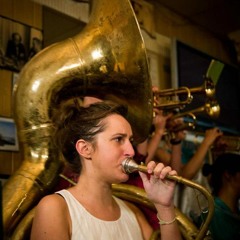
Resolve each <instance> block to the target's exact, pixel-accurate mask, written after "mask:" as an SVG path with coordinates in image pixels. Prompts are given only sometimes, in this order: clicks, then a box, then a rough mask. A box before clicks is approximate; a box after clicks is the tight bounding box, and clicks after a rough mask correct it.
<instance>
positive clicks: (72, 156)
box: [54, 99, 127, 173]
mask: <svg viewBox="0 0 240 240" xmlns="http://www.w3.org/2000/svg"><path fill="white" fill-rule="evenodd" d="M112 114H119V115H121V116H123V117H124V118H126V116H127V108H126V107H125V106H123V105H119V104H116V103H113V102H110V101H102V102H98V103H94V104H91V105H90V106H89V107H83V106H80V104H79V102H78V101H77V100H76V99H75V100H74V102H73V103H71V104H67V105H65V106H64V107H63V108H62V109H60V111H58V113H57V114H55V116H54V124H55V134H54V141H55V144H56V146H57V148H58V149H60V150H61V152H62V154H63V156H64V158H65V160H66V162H67V164H68V165H69V166H70V167H71V168H72V170H73V171H75V172H77V173H80V171H81V161H80V157H79V154H78V152H77V150H76V148H75V145H76V142H77V141H78V140H79V139H84V140H85V141H88V142H91V143H92V144H93V145H94V143H95V137H96V135H97V134H99V133H101V132H102V131H104V129H105V124H104V123H103V120H104V119H105V118H106V117H108V116H110V115H112Z"/></svg>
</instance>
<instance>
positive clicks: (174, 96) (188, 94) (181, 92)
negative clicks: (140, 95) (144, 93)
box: [153, 78, 215, 110]
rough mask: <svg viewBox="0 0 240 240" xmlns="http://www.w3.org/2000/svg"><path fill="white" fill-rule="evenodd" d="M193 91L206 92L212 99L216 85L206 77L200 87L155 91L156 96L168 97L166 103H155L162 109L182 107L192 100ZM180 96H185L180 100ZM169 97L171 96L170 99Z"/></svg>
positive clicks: (156, 106)
mask: <svg viewBox="0 0 240 240" xmlns="http://www.w3.org/2000/svg"><path fill="white" fill-rule="evenodd" d="M193 93H204V94H205V95H206V97H207V98H208V99H212V98H214V96H215V85H214V83H213V81H212V80H211V79H210V78H205V79H204V84H203V85H202V86H200V87H195V88H188V87H180V88H177V89H174V88H170V89H164V90H160V91H155V92H153V95H154V97H155V98H160V99H161V98H168V99H167V100H166V103H164V102H162V103H160V104H158V105H155V106H154V107H155V108H158V109H161V110H170V109H182V108H184V107H185V105H186V104H190V103H191V102H192V99H193V96H192V94H193ZM179 96H185V98H184V99H183V100H179V99H178V97H179ZM169 98H171V99H170V100H169Z"/></svg>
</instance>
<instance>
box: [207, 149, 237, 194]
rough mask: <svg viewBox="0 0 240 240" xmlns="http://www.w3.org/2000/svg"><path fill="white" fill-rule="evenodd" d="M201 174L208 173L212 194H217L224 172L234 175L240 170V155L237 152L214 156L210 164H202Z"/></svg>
mask: <svg viewBox="0 0 240 240" xmlns="http://www.w3.org/2000/svg"><path fill="white" fill-rule="evenodd" d="M202 171H203V175H204V176H208V175H210V185H211V187H212V191H213V194H214V195H218V192H219V190H220V189H221V188H222V184H223V182H222V176H223V174H224V173H225V172H227V173H228V174H230V175H231V176H234V175H235V174H236V173H238V172H240V155H239V154H237V153H224V154H222V155H220V156H218V157H217V158H216V160H215V161H214V163H213V164H212V165H210V164H205V165H204V166H203V170H202Z"/></svg>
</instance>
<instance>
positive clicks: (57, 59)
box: [3, 0, 152, 235]
mask: <svg viewBox="0 0 240 240" xmlns="http://www.w3.org/2000/svg"><path fill="white" fill-rule="evenodd" d="M83 96H95V97H99V98H102V99H108V100H114V101H117V102H119V103H123V104H126V105H128V108H129V116H128V117H129V121H130V122H131V124H132V126H133V133H134V136H135V140H136V142H141V141H143V140H144V139H145V138H146V137H147V135H148V132H149V129H150V127H151V122H152V90H151V81H150V77H149V70H148V63H147V57H146V50H145V46H144V42H143V39H142V36H141V33H140V28H139V25H138V23H137V20H136V17H135V15H134V13H133V9H132V6H131V4H130V2H129V1H128V0H111V1H109V0H95V1H93V3H92V5H91V17H90V20H89V23H88V24H87V25H86V27H85V28H84V29H83V31H81V32H80V33H79V34H77V35H76V36H74V37H72V38H69V39H67V40H65V41H62V42H59V43H56V44H53V45H51V46H49V47H47V48H45V49H43V50H42V51H41V52H40V53H39V54H37V55H36V56H35V57H33V58H32V60H31V61H30V62H28V63H27V64H26V65H25V66H24V68H23V69H22V71H21V73H20V76H19V80H18V81H17V83H16V84H15V86H14V119H15V122H16V125H17V129H18V137H19V142H20V146H21V150H22V152H23V162H22V165H21V166H20V168H19V169H18V170H17V171H16V172H15V173H14V174H13V175H12V176H11V177H10V179H9V180H8V182H7V183H6V184H5V185H4V188H3V225H4V231H5V234H6V235H11V234H12V232H13V231H14V229H15V228H16V227H17V225H18V224H19V222H20V221H21V219H22V218H23V217H24V216H25V215H26V214H27V213H28V212H29V211H30V209H31V208H32V207H33V206H35V205H36V203H37V202H38V201H39V200H40V199H41V198H42V197H43V196H44V195H46V194H47V193H49V192H51V189H52V188H53V186H54V185H55V182H56V179H57V177H58V175H59V172H60V170H61V161H59V159H60V155H59V151H58V149H56V148H55V147H54V146H53V144H52V139H51V138H52V132H53V124H54V123H53V122H52V113H53V111H55V110H57V109H58V108H59V105H60V104H61V103H62V102H64V101H66V100H69V99H71V98H74V97H83Z"/></svg>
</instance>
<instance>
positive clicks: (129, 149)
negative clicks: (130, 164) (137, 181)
mask: <svg viewBox="0 0 240 240" xmlns="http://www.w3.org/2000/svg"><path fill="white" fill-rule="evenodd" d="M125 154H126V155H127V156H128V157H133V156H134V154H135V152H134V149H133V145H132V143H131V142H130V141H129V142H128V143H127V144H126V151H125Z"/></svg>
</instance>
